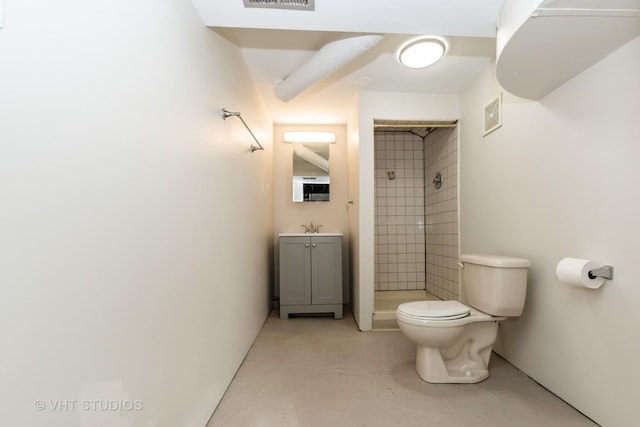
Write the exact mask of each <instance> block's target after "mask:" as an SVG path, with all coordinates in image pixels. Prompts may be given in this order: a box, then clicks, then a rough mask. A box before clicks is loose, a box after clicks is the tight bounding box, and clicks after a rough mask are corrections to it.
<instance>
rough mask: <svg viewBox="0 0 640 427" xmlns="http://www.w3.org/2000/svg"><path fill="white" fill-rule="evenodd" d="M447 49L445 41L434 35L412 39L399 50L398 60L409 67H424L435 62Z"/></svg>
mask: <svg viewBox="0 0 640 427" xmlns="http://www.w3.org/2000/svg"><path fill="white" fill-rule="evenodd" d="M446 50H447V46H446V45H445V43H444V42H443V41H442V40H440V39H436V38H433V37H425V38H420V39H417V40H413V41H410V42H409V43H407V44H405V45H404V46H403V47H402V48H400V51H399V52H398V60H399V61H400V63H401V64H402V65H404V66H405V67H409V68H424V67H428V66H429V65H432V64H435V63H436V62H438V61H439V60H440V58H442V57H443V56H444V54H445V52H446Z"/></svg>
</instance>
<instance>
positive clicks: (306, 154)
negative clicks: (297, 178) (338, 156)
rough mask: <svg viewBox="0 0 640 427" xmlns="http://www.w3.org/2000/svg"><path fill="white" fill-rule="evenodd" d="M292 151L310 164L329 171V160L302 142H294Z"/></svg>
mask: <svg viewBox="0 0 640 427" xmlns="http://www.w3.org/2000/svg"><path fill="white" fill-rule="evenodd" d="M293 152H294V153H295V154H296V156H298V157H300V158H302V159H304V160H306V161H307V162H309V163H311V164H312V165H314V166H316V167H318V168H320V169H322V170H323V171H325V172H329V160H327V159H325V158H324V157H322V156H321V155H320V154H318V153H316V152H315V151H313V150H311V149H309V148H307V147H305V146H304V145H302V144H294V146H293Z"/></svg>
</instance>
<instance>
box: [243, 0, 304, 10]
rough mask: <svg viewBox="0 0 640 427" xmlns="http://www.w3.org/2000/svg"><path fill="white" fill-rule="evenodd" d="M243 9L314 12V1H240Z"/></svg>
mask: <svg viewBox="0 0 640 427" xmlns="http://www.w3.org/2000/svg"><path fill="white" fill-rule="evenodd" d="M242 1H243V2H244V7H259V8H262V9H289V10H314V9H315V0H242Z"/></svg>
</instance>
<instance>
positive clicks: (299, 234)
mask: <svg viewBox="0 0 640 427" xmlns="http://www.w3.org/2000/svg"><path fill="white" fill-rule="evenodd" d="M278 235H279V236H280V237H305V236H316V237H336V236H342V233H280V234H278Z"/></svg>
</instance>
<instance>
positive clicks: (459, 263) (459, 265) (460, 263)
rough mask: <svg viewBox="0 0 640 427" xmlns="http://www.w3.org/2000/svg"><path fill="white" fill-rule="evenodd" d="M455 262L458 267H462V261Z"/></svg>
mask: <svg viewBox="0 0 640 427" xmlns="http://www.w3.org/2000/svg"><path fill="white" fill-rule="evenodd" d="M456 264H458V267H460V268H464V264H463V263H462V261H458V262H457V263H456Z"/></svg>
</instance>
